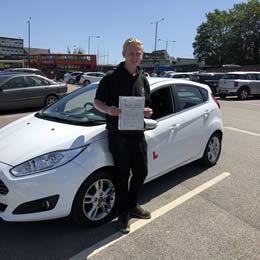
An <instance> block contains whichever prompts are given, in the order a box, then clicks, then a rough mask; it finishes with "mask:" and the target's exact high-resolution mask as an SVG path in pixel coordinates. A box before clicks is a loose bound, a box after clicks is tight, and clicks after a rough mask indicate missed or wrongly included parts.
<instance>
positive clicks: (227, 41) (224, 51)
mask: <svg viewBox="0 0 260 260" xmlns="http://www.w3.org/2000/svg"><path fill="white" fill-rule="evenodd" d="M206 17H207V22H205V23H202V24H201V25H200V26H199V27H198V28H197V35H196V37H195V42H194V43H193V48H194V56H195V57H196V58H197V59H198V60H199V61H204V62H205V63H206V64H208V65H222V64H232V63H233V64H240V65H243V64H256V63H258V62H260V61H259V47H260V46H259V42H260V41H259V37H260V36H259V34H260V4H259V2H258V0H251V1H249V2H248V3H241V4H236V5H234V7H233V8H232V9H230V10H229V11H219V10H218V9H215V10H214V13H208V14H206Z"/></svg>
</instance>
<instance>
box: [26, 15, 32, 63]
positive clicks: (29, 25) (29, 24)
mask: <svg viewBox="0 0 260 260" xmlns="http://www.w3.org/2000/svg"><path fill="white" fill-rule="evenodd" d="M31 19H32V17H31V16H30V18H29V20H28V21H27V23H28V45H29V46H28V47H29V56H28V62H29V65H30V62H31V47H30V45H31V44H30V40H31V39H30V38H31V36H30V29H31V28H30V27H31Z"/></svg>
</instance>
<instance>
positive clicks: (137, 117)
mask: <svg viewBox="0 0 260 260" xmlns="http://www.w3.org/2000/svg"><path fill="white" fill-rule="evenodd" d="M144 102H145V97H124V96H120V97H119V109H120V111H121V112H120V115H119V121H118V128H119V129H120V130H144Z"/></svg>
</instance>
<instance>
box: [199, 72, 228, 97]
mask: <svg viewBox="0 0 260 260" xmlns="http://www.w3.org/2000/svg"><path fill="white" fill-rule="evenodd" d="M224 74H225V73H221V72H203V73H197V74H194V77H195V79H194V80H195V81H196V82H199V83H203V84H207V85H208V86H209V87H210V88H211V91H212V93H213V94H214V95H217V86H218V82H219V80H220V79H221V78H222V77H223V75H224Z"/></svg>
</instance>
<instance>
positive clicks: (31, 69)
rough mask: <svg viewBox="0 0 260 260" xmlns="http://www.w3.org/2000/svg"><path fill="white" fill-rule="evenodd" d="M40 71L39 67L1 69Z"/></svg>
mask: <svg viewBox="0 0 260 260" xmlns="http://www.w3.org/2000/svg"><path fill="white" fill-rule="evenodd" d="M26 70H28V71H40V70H39V69H35V68H9V69H5V70H3V71H26Z"/></svg>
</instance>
